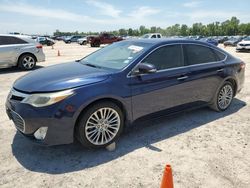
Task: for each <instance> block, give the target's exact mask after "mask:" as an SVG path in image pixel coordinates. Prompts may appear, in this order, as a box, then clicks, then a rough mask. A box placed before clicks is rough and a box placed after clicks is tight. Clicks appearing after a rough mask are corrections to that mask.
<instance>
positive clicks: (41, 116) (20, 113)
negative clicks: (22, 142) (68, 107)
mask: <svg viewBox="0 0 250 188" xmlns="http://www.w3.org/2000/svg"><path fill="white" fill-rule="evenodd" d="M5 106H6V113H7V115H8V116H9V118H10V119H11V120H12V121H13V122H14V124H15V127H16V129H17V130H18V131H19V132H21V133H22V134H23V135H24V136H26V137H27V138H29V139H30V140H32V141H34V142H36V143H39V144H41V145H48V146H50V145H60V144H69V143H72V142H73V141H74V136H73V135H74V122H73V119H72V116H73V114H70V113H69V112H67V111H65V110H64V109H61V108H60V107H59V104H57V105H51V106H48V107H46V108H35V107H32V106H30V105H28V104H24V103H21V102H20V101H15V100H10V99H9V98H8V99H7V101H6V104H5ZM41 127H48V130H47V134H46V136H45V138H44V139H42V140H38V139H36V138H35V137H34V133H35V132H36V131H37V130H38V129H39V128H41Z"/></svg>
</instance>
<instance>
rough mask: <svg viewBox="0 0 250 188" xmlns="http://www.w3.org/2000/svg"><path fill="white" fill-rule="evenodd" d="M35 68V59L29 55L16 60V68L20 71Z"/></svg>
mask: <svg viewBox="0 0 250 188" xmlns="http://www.w3.org/2000/svg"><path fill="white" fill-rule="evenodd" d="M35 66H36V59H35V57H34V56H33V55H31V54H25V55H22V56H21V57H20V58H19V60H18V67H19V68H21V69H22V70H32V69H33V68H34V67H35Z"/></svg>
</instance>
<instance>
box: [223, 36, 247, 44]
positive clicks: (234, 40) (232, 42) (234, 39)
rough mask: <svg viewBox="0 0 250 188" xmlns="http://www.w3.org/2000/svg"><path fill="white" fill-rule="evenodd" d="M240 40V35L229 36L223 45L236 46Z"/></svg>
mask: <svg viewBox="0 0 250 188" xmlns="http://www.w3.org/2000/svg"><path fill="white" fill-rule="evenodd" d="M241 40H242V38H241V37H231V38H229V40H227V41H225V42H224V43H223V44H224V46H236V45H237V44H238V43H239V42H240V41H241Z"/></svg>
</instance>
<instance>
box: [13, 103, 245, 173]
mask: <svg viewBox="0 0 250 188" xmlns="http://www.w3.org/2000/svg"><path fill="white" fill-rule="evenodd" d="M245 105H246V103H245V102H243V101H241V100H239V99H234V101H233V103H232V105H231V106H230V108H229V109H228V110H226V111H224V112H220V113H218V112H214V111H212V110H210V109H208V108H201V109H197V110H193V111H190V112H184V113H180V114H178V118H176V116H172V117H161V118H158V119H154V120H153V121H152V120H151V121H144V122H140V123H136V124H135V125H134V126H131V127H130V128H129V129H127V131H126V133H124V134H123V135H122V136H121V138H120V139H119V141H118V143H117V148H116V150H115V151H112V152H110V151H107V150H105V149H98V150H91V149H86V148H83V147H82V146H81V145H80V144H79V143H78V142H76V143H73V144H69V145H61V146H53V147H43V146H39V145H36V144H32V143H31V142H30V141H28V139H26V138H24V137H23V136H22V135H21V134H20V133H16V135H15V137H14V139H13V143H12V152H13V155H14V156H15V158H16V159H17V161H18V162H19V163H20V164H21V165H22V166H23V167H24V168H26V169H28V170H31V171H35V172H42V173H47V174H62V173H68V172H74V171H79V170H83V169H86V168H91V167H95V166H98V165H101V164H104V163H107V162H110V161H112V160H114V159H117V158H119V157H121V156H124V155H126V154H128V153H130V152H133V151H134V150H136V149H139V148H142V147H145V148H147V149H149V150H152V151H153V152H161V151H162V149H161V148H157V147H155V146H153V145H152V144H154V143H156V142H159V141H161V140H165V139H168V138H170V137H173V136H175V135H178V134H181V133H185V132H187V131H189V130H192V129H194V128H197V127H200V126H205V125H206V124H207V123H209V122H212V121H215V120H217V119H220V118H223V117H225V116H228V115H231V114H233V113H235V112H237V111H239V110H240V109H241V108H242V107H243V106H245Z"/></svg>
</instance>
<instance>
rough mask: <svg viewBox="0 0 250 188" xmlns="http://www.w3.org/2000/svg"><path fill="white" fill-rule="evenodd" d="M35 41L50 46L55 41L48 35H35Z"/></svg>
mask: <svg viewBox="0 0 250 188" xmlns="http://www.w3.org/2000/svg"><path fill="white" fill-rule="evenodd" d="M36 41H37V42H38V43H40V44H42V45H47V46H52V45H54V44H55V41H54V40H52V39H51V38H48V37H37V39H36Z"/></svg>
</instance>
